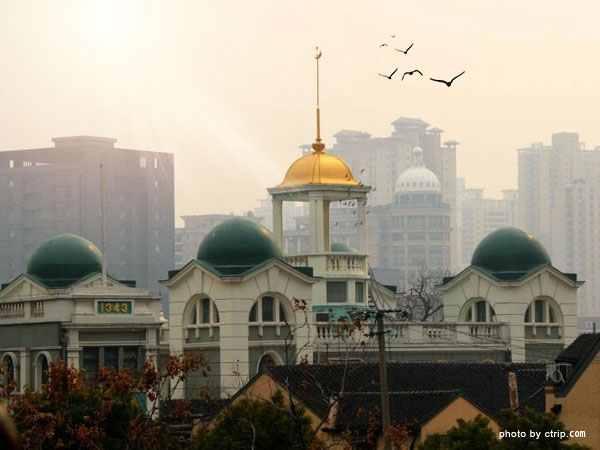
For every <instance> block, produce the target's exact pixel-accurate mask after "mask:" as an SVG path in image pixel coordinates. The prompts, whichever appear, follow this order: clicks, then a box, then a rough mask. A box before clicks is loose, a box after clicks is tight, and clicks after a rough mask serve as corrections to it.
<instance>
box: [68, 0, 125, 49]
mask: <svg viewBox="0 0 600 450" xmlns="http://www.w3.org/2000/svg"><path fill="white" fill-rule="evenodd" d="M79 24H80V26H81V33H82V36H83V37H84V38H85V39H86V40H88V41H89V43H90V44H93V45H95V46H98V47H100V48H104V49H107V50H115V49H116V48H118V47H120V46H121V45H122V44H123V43H124V41H126V40H127V38H129V37H130V36H131V35H132V34H133V31H134V29H135V25H136V18H135V14H134V13H133V11H132V9H131V6H130V4H128V3H126V2H122V1H115V0H100V1H87V2H84V3H82V4H81V20H80V21H79Z"/></svg>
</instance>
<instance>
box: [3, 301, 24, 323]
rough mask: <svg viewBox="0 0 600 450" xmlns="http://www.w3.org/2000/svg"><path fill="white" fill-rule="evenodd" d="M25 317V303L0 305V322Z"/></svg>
mask: <svg viewBox="0 0 600 450" xmlns="http://www.w3.org/2000/svg"><path fill="white" fill-rule="evenodd" d="M21 317H25V303H23V302H18V303H0V320H7V319H19V318H21Z"/></svg>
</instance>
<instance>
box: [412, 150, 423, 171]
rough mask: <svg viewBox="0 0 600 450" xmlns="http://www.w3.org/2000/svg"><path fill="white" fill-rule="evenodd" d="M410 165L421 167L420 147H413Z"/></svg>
mask: <svg viewBox="0 0 600 450" xmlns="http://www.w3.org/2000/svg"><path fill="white" fill-rule="evenodd" d="M412 156H413V157H412V165H413V166H423V165H424V164H423V149H422V148H421V147H415V148H414V149H413V151H412Z"/></svg>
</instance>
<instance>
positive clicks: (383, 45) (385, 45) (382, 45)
mask: <svg viewBox="0 0 600 450" xmlns="http://www.w3.org/2000/svg"><path fill="white" fill-rule="evenodd" d="M387 46H388V45H387V44H381V45H380V46H379V48H381V47H387Z"/></svg>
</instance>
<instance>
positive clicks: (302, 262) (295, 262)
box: [284, 255, 308, 267]
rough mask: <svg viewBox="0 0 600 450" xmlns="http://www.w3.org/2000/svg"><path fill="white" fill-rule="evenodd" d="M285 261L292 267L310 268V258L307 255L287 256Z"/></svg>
mask: <svg viewBox="0 0 600 450" xmlns="http://www.w3.org/2000/svg"><path fill="white" fill-rule="evenodd" d="M284 259H285V262H286V263H288V264H289V265H290V266H296V267H308V256H306V255H292V256H286V257H285V258H284Z"/></svg>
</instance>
